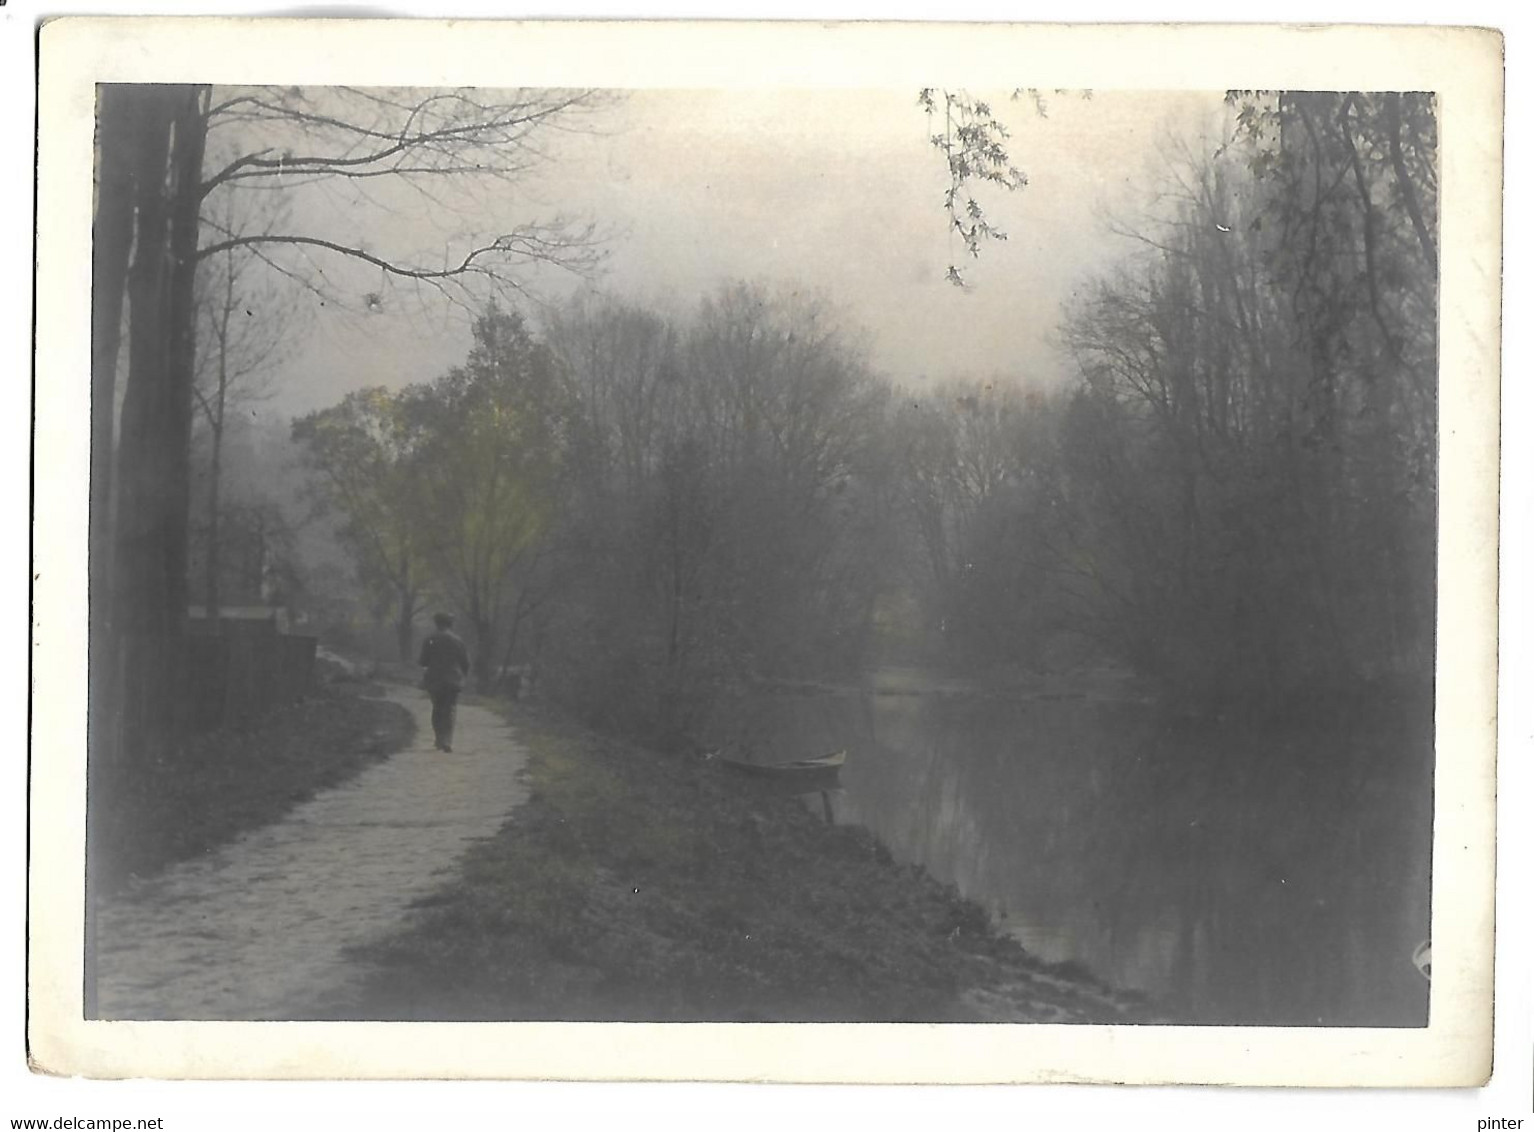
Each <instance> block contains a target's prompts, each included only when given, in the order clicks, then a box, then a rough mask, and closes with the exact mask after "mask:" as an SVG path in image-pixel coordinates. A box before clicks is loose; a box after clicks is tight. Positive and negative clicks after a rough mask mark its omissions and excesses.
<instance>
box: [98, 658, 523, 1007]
mask: <svg viewBox="0 0 1534 1132" xmlns="http://www.w3.org/2000/svg"><path fill="white" fill-rule="evenodd" d="M390 698H391V699H393V700H395V701H396V702H398V703H401V704H404V705H405V706H406V707H407V708H409V709H410V711H411V712H412V713H413V714H414V715H415V717H416V723H417V737H416V742H415V744H414V745H413V746H411V747H410V748H409V749H407V750H404V751H401V752H400V753H399V754H397V755H395V756H393V757H392V758H390V759H389V760H388V761H387V762H384V763H380V764H379V765H377V766H374V767H372V768H370V769H368V770H366V771H364V772H363V773H362V774H361V775H359V776H358V777H357V778H355V779H353V780H352V781H350V782H348V783H346V784H345V785H343V786H339V787H336V788H335V789H333V790H328V791H326V792H325V793H323V794H320V795H318V796H316V797H315V798H313V799H311V800H310V801H308V802H305V803H303V804H302V805H300V806H299V807H297V808H296V809H295V810H293V812H292V813H290V814H289V815H288V816H287V817H286V818H284V819H282V820H281V821H279V822H277V823H276V824H274V825H270V826H267V827H266V828H264V829H260V830H256V831H255V832H253V833H250V834H247V835H246V836H244V837H242V838H240V839H239V840H238V841H235V842H233V843H231V844H229V845H227V846H225V847H223V848H222V849H220V850H217V851H215V852H214V853H212V854H211V855H209V856H207V857H204V858H202V859H200V860H196V861H187V862H184V863H182V864H179V865H175V866H173V867H171V868H169V869H167V870H166V871H165V872H164V873H162V874H160V875H159V876H157V877H155V878H153V879H152V880H149V881H147V882H145V883H143V884H141V885H139V886H137V887H136V888H134V889H132V890H130V891H128V892H126V893H121V894H119V895H118V896H116V897H115V898H114V899H112V900H110V901H109V902H108V903H107V904H106V906H105V907H104V908H102V910H101V915H100V921H99V931H98V937H97V938H98V939H99V941H100V942H99V945H98V948H97V972H96V991H97V1006H98V1012H99V1015H100V1016H101V1017H104V1018H189V1019H276V1018H293V1017H308V1016H313V1015H314V1014H315V1013H316V1012H319V1011H322V1010H323V1009H324V1007H325V1006H326V1004H327V1003H330V1002H334V1001H340V1000H341V999H343V998H344V996H345V993H346V991H347V988H348V987H349V986H350V985H351V982H352V980H353V979H354V978H355V977H356V976H357V975H358V974H359V972H357V971H356V970H355V965H354V964H352V963H351V962H349V961H348V959H347V957H346V956H345V954H344V950H345V949H346V948H349V947H354V946H357V945H359V944H364V943H368V942H370V941H372V940H374V939H377V938H379V937H380V936H382V935H384V934H386V933H388V932H390V931H392V930H393V929H395V928H397V927H398V926H399V925H400V923H401V921H402V919H403V917H404V915H405V911H406V908H407V907H408V905H409V904H410V902H411V901H412V900H413V899H415V898H417V897H419V896H423V895H425V894H426V893H428V892H430V891H432V890H433V889H434V888H436V887H437V886H439V885H440V884H441V883H442V882H444V881H445V880H447V879H448V878H449V877H450V876H451V875H452V869H453V867H454V865H455V864H456V862H457V860H458V858H459V856H460V855H461V854H462V853H463V851H464V850H465V849H466V848H467V847H468V842H470V841H472V840H474V839H477V838H482V837H488V836H489V835H491V834H493V833H494V832H495V831H496V830H497V829H498V828H499V827H500V825H501V823H502V822H503V821H504V819H505V817H506V815H507V813H509V812H510V810H511V809H512V808H513V807H514V806H516V805H517V804H518V803H520V802H522V801H523V800H524V799H525V797H526V789H525V787H524V785H523V783H522V781H521V779H520V777H519V772H520V771H521V769H522V767H523V765H524V763H525V761H526V752H525V751H524V750H523V749H522V747H521V746H520V745H519V744H518V743H517V742H516V741H515V740H514V739H513V738H512V736H511V732H510V730H509V729H508V728H507V726H506V725H505V723H503V722H502V721H501V720H500V719H499V718H498V717H497V716H496V715H494V714H493V713H492V712H490V711H487V710H485V709H484V708H477V707H472V706H470V705H461V706H460V707H459V709H458V731H457V735H456V737H455V739H454V745H453V753H452V754H444V753H441V752H438V751H435V750H433V749H432V738H431V735H432V731H431V719H430V715H431V705H430V703H429V702H428V701H427V699H426V697H425V695H424V694H423V693H421V692H418V691H414V690H412V689H404V688H401V689H396V690H393V691H391V692H390Z"/></svg>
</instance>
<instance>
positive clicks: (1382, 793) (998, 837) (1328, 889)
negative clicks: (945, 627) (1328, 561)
mask: <svg viewBox="0 0 1534 1132" xmlns="http://www.w3.org/2000/svg"><path fill="white" fill-rule="evenodd" d="M1427 711H1428V712H1429V713H1430V705H1428V708H1427ZM1321 714H1322V715H1325V713H1321ZM1403 714H1410V713H1403V712H1401V711H1400V710H1398V709H1392V708H1390V707H1389V705H1387V706H1386V708H1383V709H1381V710H1380V711H1379V712H1375V713H1371V712H1370V711H1368V710H1360V709H1358V708H1357V706H1356V705H1347V706H1346V707H1345V710H1344V711H1343V712H1341V713H1340V714H1338V713H1332V714H1331V715H1330V716H1327V717H1326V718H1322V719H1320V720H1318V721H1317V720H1311V721H1300V722H1293V721H1280V722H1278V723H1269V724H1266V725H1264V726H1261V727H1257V726H1253V725H1250V724H1247V725H1237V724H1234V723H1231V722H1229V721H1222V720H1186V719H1185V720H1175V719H1169V718H1168V717H1167V716H1166V713H1164V712H1162V711H1161V710H1160V709H1158V707H1157V706H1156V705H1155V704H1154V703H1153V702H1151V701H1150V700H1148V699H1147V698H1146V697H1144V696H1143V695H1137V694H1135V692H1134V690H1133V689H1132V688H1129V687H1128V686H1127V685H1125V684H1124V683H1122V682H1119V681H1114V680H1111V679H1108V680H1104V679H1096V678H1094V679H1085V678H1083V679H1079V680H1075V681H1070V680H1066V681H1058V682H1055V683H1054V684H1053V685H1052V686H1049V687H1045V686H1042V685H1040V686H1035V687H1028V688H1022V687H1013V688H1009V689H991V690H985V689H979V688H975V687H971V686H968V685H965V684H963V683H961V682H954V681H942V680H933V679H930V678H927V677H924V676H922V675H921V674H919V673H912V672H897V671H885V672H881V673H880V674H878V676H877V677H875V678H873V679H871V680H870V681H869V682H868V684H867V686H864V687H860V688H856V689H851V688H843V689H815V688H808V687H805V688H798V689H792V690H784V689H779V690H776V691H773V692H769V693H758V694H753V695H752V696H750V697H748V698H747V699H746V700H743V701H736V702H734V703H732V704H731V705H729V706H728V707H727V708H726V709H724V711H723V712H722V713H721V718H723V717H724V716H726V715H727V716H728V719H729V721H730V727H729V730H730V731H731V732H732V733H733V734H732V735H731V738H732V739H733V740H734V741H736V742H739V743H741V744H743V745H745V746H747V747H749V748H751V749H752V750H754V752H755V755H756V757H757V758H760V759H762V760H764V761H773V760H777V759H785V758H789V757H804V756H806V755H809V754H820V753H824V752H825V751H827V750H833V749H837V748H842V747H845V748H847V749H848V751H849V752H850V753H849V759H848V762H847V765H846V767H845V768H844V770H843V772H842V785H843V790H842V791H841V792H840V793H839V794H837V795H835V796H834V797H833V799H832V801H833V810H834V813H835V818H836V820H837V821H840V822H856V823H860V824H862V825H865V826H867V827H868V828H870V829H871V830H873V831H874V832H875V833H876V834H878V835H879V837H880V839H881V840H882V841H884V843H885V844H886V845H887V846H889V848H890V849H891V851H892V852H893V853H894V854H895V856H896V857H897V858H899V859H902V860H905V861H914V862H919V863H921V864H922V865H924V866H925V867H926V868H927V870H928V871H929V872H931V873H932V874H933V875H934V876H936V877H937V878H938V879H940V880H943V881H945V882H949V883H952V884H954V885H956V886H957V887H958V889H959V890H960V891H961V892H963V893H964V894H965V895H966V896H968V897H970V898H971V899H974V900H976V901H977V902H979V903H981V904H982V905H984V906H986V907H987V908H988V909H989V910H990V911H991V913H992V915H993V917H994V918H995V919H996V922H997V924H998V926H999V927H1001V928H1002V929H1003V930H1006V931H1008V932H1010V933H1012V934H1013V935H1015V936H1016V937H1017V939H1018V940H1019V941H1020V942H1021V943H1022V944H1023V945H1024V947H1026V948H1027V949H1028V950H1030V951H1032V952H1034V953H1035V954H1038V955H1040V956H1041V957H1043V958H1045V959H1048V960H1051V961H1055V962H1060V961H1066V960H1073V961H1075V962H1077V963H1080V964H1082V965H1084V966H1086V967H1087V968H1089V969H1090V970H1091V971H1092V972H1093V973H1094V974H1096V975H1097V976H1098V977H1100V978H1102V979H1103V980H1105V981H1107V982H1109V983H1111V984H1113V985H1115V986H1117V987H1120V988H1125V989H1132V990H1137V991H1140V992H1142V993H1143V994H1144V995H1145V996H1146V998H1147V1004H1146V1014H1145V1016H1146V1018H1147V1019H1150V1018H1160V1019H1166V1018H1171V1019H1174V1020H1177V1021H1179V1022H1185V1023H1192V1024H1201V1023H1209V1024H1222V1025H1236V1024H1258V1025H1344V1026H1421V1025H1425V1024H1426V1022H1427V990H1428V986H1427V982H1426V980H1425V979H1424V978H1423V976H1422V975H1421V974H1420V973H1419V972H1418V971H1417V970H1416V968H1415V967H1414V965H1413V964H1412V961H1411V955H1412V952H1413V950H1414V949H1415V948H1416V946H1417V945H1418V944H1419V943H1421V942H1422V941H1423V940H1425V939H1426V937H1427V932H1428V913H1429V903H1428V890H1429V877H1430V859H1431V776H1432V772H1431V767H1432V756H1431V750H1430V747H1431V727H1430V725H1429V726H1426V727H1424V726H1422V721H1423V719H1424V718H1425V719H1427V720H1429V721H1430V714H1428V715H1426V716H1423V715H1422V714H1421V713H1418V718H1417V719H1416V721H1415V722H1413V721H1412V720H1410V719H1405V718H1403ZM1375 716H1377V717H1378V718H1375ZM717 730H718V729H717V728H716V731H717ZM1424 746H1426V747H1427V748H1428V749H1426V750H1424V749H1423V748H1424ZM810 801H812V803H813V804H814V805H815V807H816V809H817V811H818V810H819V809H820V808H821V802H820V800H819V799H818V798H817V799H810Z"/></svg>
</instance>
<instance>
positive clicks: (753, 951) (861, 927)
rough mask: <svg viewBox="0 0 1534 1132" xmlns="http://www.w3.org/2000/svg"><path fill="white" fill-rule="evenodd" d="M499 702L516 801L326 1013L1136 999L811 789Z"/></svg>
mask: <svg viewBox="0 0 1534 1132" xmlns="http://www.w3.org/2000/svg"><path fill="white" fill-rule="evenodd" d="M503 710H504V711H505V713H506V715H507V718H508V720H509V721H510V722H511V724H512V725H513V728H514V730H515V732H516V734H517V737H518V739H519V741H520V742H522V743H523V744H524V745H525V746H526V748H527V749H528V752H529V759H528V775H529V779H530V781H529V787H530V798H529V801H528V802H527V803H526V804H525V805H523V806H521V807H519V808H518V809H517V810H516V811H515V812H514V813H513V814H512V816H511V818H510V820H508V821H507V822H506V824H505V825H504V826H503V827H502V828H501V830H500V831H499V832H498V833H497V834H496V835H495V836H494V837H493V838H490V839H489V840H487V841H485V842H482V843H480V844H478V845H476V846H474V847H473V848H471V849H470V850H469V852H468V853H467V855H466V856H465V858H464V859H463V862H462V866H461V870H460V874H459V876H458V877H457V878H455V879H454V880H453V881H451V882H450V883H448V884H447V885H446V886H444V887H443V888H442V889H441V890H440V891H438V892H437V893H435V894H434V895H432V896H431V897H429V898H427V899H425V900H423V901H420V902H418V905H417V907H416V909H415V911H414V913H413V915H412V917H411V919H410V922H409V924H408V926H407V927H406V929H405V930H404V931H402V932H401V933H399V934H398V935H396V936H395V937H393V938H391V939H388V940H385V941H384V942H382V943H380V944H378V945H375V946H371V947H369V948H367V949H364V950H362V951H360V952H359V953H358V955H357V958H358V959H359V960H360V961H362V962H364V963H365V964H366V965H367V966H368V967H369V968H370V971H369V973H368V974H367V975H366V977H365V979H364V982H363V986H362V990H361V992H360V993H359V994H358V995H357V997H356V1000H355V1001H354V1002H352V1003H349V1004H347V1005H346V1006H345V1008H344V1009H343V1010H342V1011H340V1012H338V1016H344V1017H349V1018H377V1019H390V1018H403V1019H411V1020H534V1019H544V1020H550V1019H553V1020H570V1021H577V1020H608V1021H630V1020H633V1021H637V1020H653V1021H907V1022H988V1021H989V1022H1098V1023H1101V1022H1112V1021H1119V1020H1123V1019H1124V1018H1125V1017H1126V1016H1127V1012H1129V1011H1131V1010H1133V1011H1134V1012H1135V1014H1136V1015H1137V1016H1140V1017H1143V1014H1144V1011H1145V1007H1144V1004H1143V1003H1140V1002H1134V1001H1131V1000H1129V999H1127V998H1125V997H1124V996H1120V995H1116V994H1115V993H1113V992H1112V991H1110V990H1109V989H1108V988H1106V987H1104V986H1102V985H1101V984H1099V983H1098V982H1096V981H1095V980H1094V979H1092V977H1091V976H1090V975H1089V974H1088V973H1087V972H1085V971H1084V970H1082V969H1080V968H1078V967H1075V966H1073V965H1069V964H1064V965H1055V966H1052V965H1049V964H1046V963H1043V962H1041V961H1039V960H1037V959H1036V958H1034V957H1032V956H1030V955H1028V954H1027V953H1025V952H1024V951H1023V950H1022V948H1021V947H1020V946H1019V945H1018V944H1017V943H1016V942H1015V941H1014V940H1012V939H1011V938H1010V937H1007V936H1005V935H1003V934H1001V933H999V932H998V931H997V930H996V929H995V927H994V926H993V925H992V924H991V922H990V921H989V919H988V917H987V916H986V914H985V912H984V911H983V910H982V909H981V908H980V907H979V906H978V905H976V904H974V903H973V902H971V901H968V900H965V899H963V898H962V897H960V896H959V895H958V893H957V892H956V891H955V890H954V889H952V888H950V887H945V886H942V885H939V884H938V883H937V882H936V881H934V880H933V879H932V878H931V877H930V876H928V875H927V874H926V873H925V872H924V871H923V870H921V869H920V868H916V867H912V866H905V865H901V864H898V863H896V862H895V861H894V860H893V859H892V858H891V857H890V855H889V853H888V851H887V850H886V849H885V848H884V847H883V846H882V845H880V844H879V843H878V842H877V841H876V840H875V839H874V838H873V836H872V835H871V834H869V833H867V832H866V831H865V830H862V829H860V828H856V827H842V826H833V825H828V824H827V823H826V822H825V821H824V820H823V819H822V818H821V817H820V816H819V814H818V812H817V810H818V807H817V809H812V808H811V807H810V806H806V805H805V804H804V802H803V800H801V799H797V798H785V797H775V796H769V795H767V794H764V793H762V792H761V791H760V790H759V789H756V788H753V786H752V785H751V783H750V782H749V781H741V780H738V779H737V778H735V777H733V776H729V775H727V774H724V773H721V772H720V771H719V770H718V769H717V767H716V766H715V765H714V764H711V763H709V762H708V761H706V760H700V759H695V758H681V757H676V756H669V755H663V754H659V753H657V752H654V751H651V750H647V749H645V748H642V747H638V746H634V745H632V744H628V743H623V742H620V741H617V740H614V739H612V738H609V737H606V736H602V735H599V734H596V733H594V732H592V731H590V730H587V729H585V728H582V727H580V726H578V725H576V724H574V723H572V722H570V721H569V720H567V719H564V718H562V717H560V716H559V715H557V714H556V713H554V712H552V711H551V710H549V709H547V708H546V707H544V706H542V705H534V704H526V703H519V704H515V705H511V706H509V707H506V708H504V709H503ZM481 757H493V755H485V756H481Z"/></svg>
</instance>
